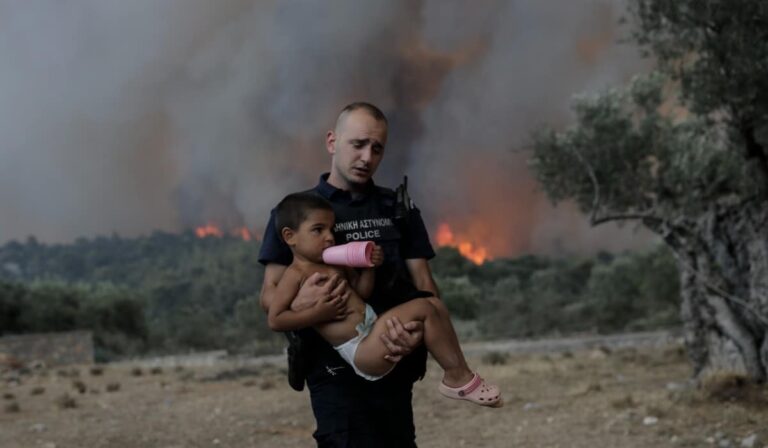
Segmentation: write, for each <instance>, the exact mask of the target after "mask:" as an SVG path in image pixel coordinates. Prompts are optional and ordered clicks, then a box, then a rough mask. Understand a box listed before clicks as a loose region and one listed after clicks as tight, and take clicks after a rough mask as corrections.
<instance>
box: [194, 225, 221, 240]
mask: <svg viewBox="0 0 768 448" xmlns="http://www.w3.org/2000/svg"><path fill="white" fill-rule="evenodd" d="M195 235H197V237H198V238H207V237H210V236H214V237H216V238H221V237H222V236H224V232H222V231H221V229H219V228H218V227H216V226H215V225H213V224H206V225H204V226H201V227H197V228H196V229H195Z"/></svg>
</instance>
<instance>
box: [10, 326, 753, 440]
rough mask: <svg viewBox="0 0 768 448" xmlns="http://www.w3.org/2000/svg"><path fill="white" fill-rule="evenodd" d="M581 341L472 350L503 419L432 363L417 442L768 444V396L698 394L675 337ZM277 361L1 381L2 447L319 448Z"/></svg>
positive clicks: (743, 389) (417, 401) (418, 396)
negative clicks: (457, 388)
mask: <svg viewBox="0 0 768 448" xmlns="http://www.w3.org/2000/svg"><path fill="white" fill-rule="evenodd" d="M580 339H581V340H582V342H580V343H579V344H577V345H572V343H571V342H562V341H566V340H562V341H561V340H557V341H561V342H553V341H551V340H550V341H548V342H546V343H545V342H536V343H530V342H526V343H520V342H519V341H517V342H511V341H507V342H495V343H487V344H478V345H477V346H476V347H475V346H474V345H473V344H468V345H467V351H468V353H470V360H471V362H472V364H473V365H475V366H478V369H479V370H480V371H482V373H483V374H484V376H486V377H488V378H493V379H494V380H496V381H498V382H499V383H500V385H501V387H502V389H503V391H504V393H505V396H506V403H507V404H506V406H505V407H504V408H502V409H499V410H494V409H483V408H477V407H475V406H472V405H469V404H466V403H460V402H455V401H450V400H446V399H443V398H441V397H440V396H439V395H438V394H437V392H436V390H435V388H436V385H437V384H438V381H439V374H438V373H439V369H438V368H437V366H436V365H434V364H432V365H430V368H429V373H428V375H427V377H426V378H425V379H424V381H421V382H419V383H417V384H416V385H415V389H414V410H415V415H416V427H417V437H418V439H417V440H418V443H419V446H420V447H421V448H430V447H432V448H434V447H456V446H464V447H505V448H506V447H510V446H520V447H575V448H579V447H590V448H591V447H627V448H635V447H637V448H639V447H649V446H653V447H677V446H690V447H699V446H726V445H725V444H730V445H728V446H734V447H738V446H741V444H742V442H746V443H749V442H750V440H752V439H750V437H754V442H753V445H752V446H753V447H757V448H759V447H762V446H766V445H768V425H766V422H768V394H766V390H765V389H764V388H763V389H756V388H751V389H750V388H748V387H747V386H739V385H732V386H728V385H727V384H726V385H725V386H724V387H720V388H715V389H712V390H696V389H693V388H691V387H690V386H689V385H688V383H687V378H688V376H689V373H690V371H689V367H688V365H687V362H686V360H685V358H684V356H683V354H682V350H681V348H680V346H679V345H678V344H675V343H674V338H673V340H672V343H671V344H669V343H667V344H662V345H658V344H656V343H647V344H646V343H640V344H635V345H636V346H631V347H627V344H626V343H620V344H618V343H617V344H618V345H616V346H613V345H611V343H608V342H606V340H604V339H603V340H601V341H600V342H598V343H595V341H594V340H592V339H591V338H580ZM629 339H632V338H631V337H630V338H629ZM641 339H643V338H641ZM626 340H627V339H624V341H625V342H626ZM643 340H645V341H646V342H647V341H649V340H650V339H648V338H646V339H643ZM569 341H573V340H569ZM668 342H669V341H668ZM594 344H596V345H594ZM533 347H535V350H534V348H533ZM542 347H546V348H545V349H544V348H542ZM612 347H618V348H612ZM502 349H504V350H511V351H513V352H514V354H512V355H508V356H507V357H505V356H504V355H502V354H500V352H501V350H502ZM541 350H544V351H545V352H546V353H540V351H541ZM528 351H537V352H536V353H529V352H528ZM273 360H274V362H272V361H270V362H267V361H265V360H263V359H262V360H261V361H260V364H259V365H256V364H254V365H243V364H242V363H240V364H239V365H237V366H235V367H233V364H232V363H231V361H230V362H229V364H228V363H227V362H218V363H213V364H211V365H208V366H198V367H192V366H187V367H177V368H174V367H167V366H166V367H160V366H159V364H158V362H157V360H156V361H155V362H156V364H157V366H155V367H154V371H150V368H149V367H148V366H147V364H146V363H145V364H144V365H143V367H141V375H138V373H139V371H138V370H135V369H136V367H135V366H133V365H131V364H118V365H108V366H106V367H105V369H104V371H103V372H100V374H99V372H98V371H94V372H90V368H89V367H80V368H77V369H67V370H61V371H48V372H39V373H36V374H33V375H27V376H23V377H21V378H20V381H19V382H15V381H10V382H9V381H4V382H3V383H2V385H1V386H0V392H1V393H2V394H3V395H4V398H3V400H2V404H3V406H4V409H3V411H2V412H0V447H2V448H5V447H9V448H10V447H14V448H15V447H45V448H65V447H73V448H74V447H78V448H79V447H110V448H113V447H114V448H123V447H166V448H170V447H277V448H280V447H304V446H308V447H311V446H314V443H313V440H312V438H311V434H312V431H313V429H314V422H313V419H312V415H311V413H310V410H309V399H308V396H307V394H306V393H296V392H293V391H292V390H290V389H289V387H288V385H287V384H286V381H285V378H284V372H283V370H284V368H283V367H282V362H283V361H282V357H277V358H273ZM254 363H255V361H254ZM75 371H77V373H76V374H75ZM78 382H79V383H78ZM110 384H112V386H109V385H110ZM115 384H119V389H118V390H113V391H111V392H110V391H108V389H109V388H111V389H115V388H116V387H117V386H115ZM78 387H80V388H81V389H82V388H83V387H84V390H83V393H80V392H79V391H78V390H77V388H78ZM41 389H42V390H41ZM64 394H67V395H68V396H69V397H70V398H72V399H73V400H74V405H75V406H74V407H68V405H67V403H65V402H64V401H63V400H62V398H61V397H62V396H64ZM13 403H15V404H17V405H18V410H14V409H12V408H11V407H10V405H11V404H13ZM70 404H71V403H70ZM745 446H746V445H745Z"/></svg>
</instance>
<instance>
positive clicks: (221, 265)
mask: <svg viewBox="0 0 768 448" xmlns="http://www.w3.org/2000/svg"><path fill="white" fill-rule="evenodd" d="M258 250H259V242H258V241H243V240H242V239H240V238H237V237H234V236H222V237H213V236H212V237H206V238H199V237H197V236H196V235H195V234H194V233H193V232H185V233H181V234H172V233H165V232H155V233H153V234H151V235H149V236H143V237H136V238H124V237H120V236H117V235H113V236H110V237H97V238H92V239H85V238H81V239H78V240H76V241H75V242H73V243H71V244H43V243H40V242H38V241H37V240H36V239H35V238H32V237H30V238H28V239H27V240H26V241H25V242H16V241H13V242H10V243H7V244H5V245H3V246H0V334H3V335H5V334H23V333H39V332H55V331H68V330H75V329H90V330H92V331H93V332H94V339H95V344H96V351H97V353H96V356H97V359H98V360H100V361H109V360H114V359H120V358H124V357H132V356H142V355H149V354H164V353H179V352H188V351H196V350H210V349H227V350H228V351H230V352H232V353H247V354H260V353H271V352H276V351H279V350H281V349H282V347H283V338H282V336H281V335H279V334H275V333H272V332H271V331H270V330H269V328H268V327H267V325H266V320H265V316H264V314H263V312H262V311H261V309H260V308H259V306H258V297H259V290H260V287H261V282H262V278H263V267H262V266H261V265H260V264H259V263H258V261H257V254H258ZM431 266H432V269H433V271H434V274H435V277H436V280H437V283H438V286H439V288H440V291H441V294H442V298H443V300H445V302H446V304H447V305H448V307H449V309H450V310H451V312H452V313H453V316H454V318H455V319H456V320H457V321H458V322H459V324H458V326H459V328H460V331H462V332H463V336H464V337H467V338H470V339H484V340H490V339H499V338H535V337H543V336H553V335H569V334H577V333H614V332H623V331H640V330H651V329H659V328H670V327H675V326H677V325H679V316H678V314H679V312H678V297H679V284H678V277H679V275H678V273H677V268H676V266H675V261H674V258H673V257H672V256H671V254H670V253H669V252H668V250H667V249H665V248H664V247H663V246H659V247H657V248H654V249H651V250H648V251H644V252H631V253H630V252H628V253H622V254H610V253H605V252H603V253H598V254H597V255H595V256H571V257H564V258H548V257H543V256H536V255H525V256H520V257H515V258H500V259H495V260H491V261H488V262H486V263H484V264H482V265H475V264H473V263H472V262H470V261H469V260H467V259H465V258H464V257H462V256H461V255H460V254H459V252H458V251H457V250H456V249H454V248H451V247H441V248H439V249H438V250H437V256H436V258H435V259H433V260H432V261H431Z"/></svg>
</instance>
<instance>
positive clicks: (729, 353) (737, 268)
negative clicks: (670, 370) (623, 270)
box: [672, 202, 768, 382]
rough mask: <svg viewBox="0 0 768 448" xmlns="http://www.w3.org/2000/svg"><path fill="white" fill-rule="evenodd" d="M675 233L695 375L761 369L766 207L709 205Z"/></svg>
mask: <svg viewBox="0 0 768 448" xmlns="http://www.w3.org/2000/svg"><path fill="white" fill-rule="evenodd" d="M693 234H694V235H693V237H688V238H679V239H676V240H675V241H676V243H675V244H672V245H674V246H676V247H674V249H675V253H676V254H677V258H678V264H679V266H680V275H681V282H680V286H681V295H682V305H681V316H682V320H683V324H684V330H685V342H686V345H687V348H688V353H689V356H690V358H691V360H692V362H693V366H694V374H695V376H696V377H702V376H708V375H710V374H713V373H718V372H727V373H735V374H740V375H745V376H747V377H749V378H751V379H753V380H756V381H759V382H763V381H765V380H766V373H768V207H766V206H765V205H761V204H759V203H757V202H755V203H752V204H748V205H746V206H745V205H744V204H740V205H739V206H729V207H722V206H714V205H713V206H712V207H711V208H710V209H709V210H708V211H707V212H706V213H704V214H702V215H701V216H700V217H699V219H698V220H697V221H696V225H695V229H694V232H693Z"/></svg>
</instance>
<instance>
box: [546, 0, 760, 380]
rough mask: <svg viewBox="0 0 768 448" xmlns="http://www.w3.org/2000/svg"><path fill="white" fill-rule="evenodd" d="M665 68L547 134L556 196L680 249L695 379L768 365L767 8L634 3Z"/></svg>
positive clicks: (642, 34) (745, 1)
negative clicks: (633, 225) (643, 229)
mask: <svg viewBox="0 0 768 448" xmlns="http://www.w3.org/2000/svg"><path fill="white" fill-rule="evenodd" d="M628 17H629V22H630V25H631V26H632V29H633V30H634V31H633V40H634V42H635V43H636V44H638V45H639V46H640V47H641V48H642V49H643V51H644V52H645V53H646V54H647V55H648V56H650V57H652V58H653V60H655V63H656V67H655V69H654V70H653V71H652V72H651V73H648V74H644V75H639V76H637V77H635V78H634V79H633V80H632V82H631V83H630V84H629V85H628V86H626V87H625V88H622V89H614V90H610V91H607V92H604V93H601V94H599V95H594V96H581V97H579V98H577V99H576V100H575V102H574V103H575V104H574V112H575V118H576V122H575V124H574V125H573V126H572V127H570V128H568V129H565V130H561V131H555V130H552V129H547V130H542V131H540V132H539V133H537V134H536V135H535V144H534V150H533V157H532V160H531V163H532V166H533V168H534V171H535V172H536V174H537V177H538V179H539V180H540V182H541V183H542V185H543V187H544V189H545V191H546V193H547V194H548V196H549V197H550V198H551V199H552V200H554V201H559V200H573V201H575V202H576V203H577V204H578V205H579V207H580V208H581V210H582V211H584V212H585V213H586V214H587V215H589V217H590V220H591V222H592V224H593V225H599V224H602V223H606V222H611V221H614V222H615V221H619V222H631V221H634V222H639V223H640V224H641V225H643V226H644V227H646V228H647V229H649V230H650V231H652V232H654V233H656V234H657V235H659V236H660V237H661V238H662V240H663V241H664V242H665V243H666V244H667V245H668V246H669V247H670V248H671V249H672V250H673V252H674V254H675V257H676V262H677V264H678V268H679V272H680V287H681V317H682V320H683V322H684V328H685V340H686V345H687V348H688V353H689V355H690V358H691V360H692V362H693V365H694V372H695V374H696V375H697V376H701V375H704V374H709V373H712V372H716V371H728V372H736V373H741V374H745V375H747V376H749V377H751V378H753V379H755V380H758V381H764V380H765V379H766V372H767V370H766V369H767V368H768V149H767V146H766V145H768V2H762V1H749V0H730V1H726V0H708V1H704V2H701V1H694V0H630V5H629V14H628Z"/></svg>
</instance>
